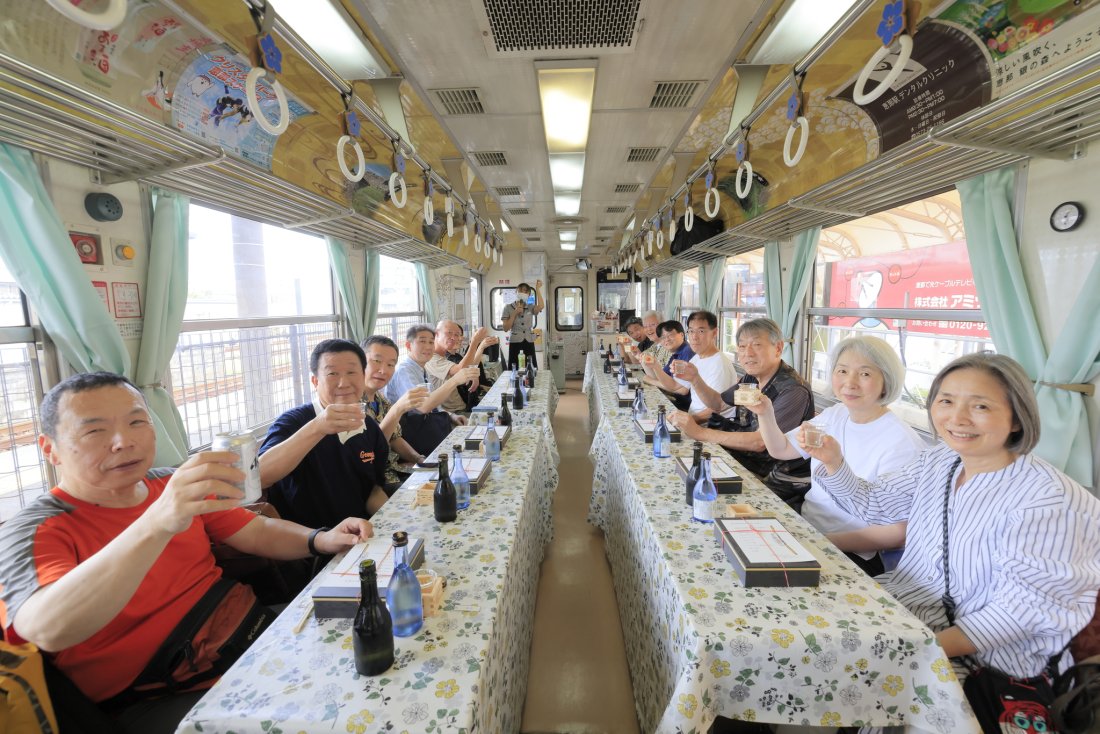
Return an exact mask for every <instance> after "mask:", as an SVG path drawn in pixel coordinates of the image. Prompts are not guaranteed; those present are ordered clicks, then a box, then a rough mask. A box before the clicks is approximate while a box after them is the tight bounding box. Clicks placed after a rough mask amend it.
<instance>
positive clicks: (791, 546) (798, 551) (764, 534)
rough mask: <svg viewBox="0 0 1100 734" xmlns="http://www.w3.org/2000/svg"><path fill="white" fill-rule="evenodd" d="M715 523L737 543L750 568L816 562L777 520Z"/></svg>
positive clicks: (719, 521)
mask: <svg viewBox="0 0 1100 734" xmlns="http://www.w3.org/2000/svg"><path fill="white" fill-rule="evenodd" d="M716 522H717V523H719V524H720V525H721V526H722V529H723V530H724V531H725V532H726V533H728V534H729V537H730V538H732V539H733V540H735V541H736V542H737V547H738V548H739V549H740V550H741V554H742V555H743V556H744V558H745V560H746V562H747V563H749V564H750V565H753V564H774V563H803V562H811V563H813V562H816V561H817V559H816V558H815V557H814V556H813V555H811V554H810V552H809V551H807V550H806V549H805V548H803V547H802V544H801V543H799V542H798V541H797V540H795V539H794V536H792V535H791V534H790V533H789V532H788V531H787V529H786V528H784V527H783V525H782V524H781V523H780V522H779V521H778V520H776V519H775V518H771V517H762V518H742V519H738V520H722V519H719V520H716Z"/></svg>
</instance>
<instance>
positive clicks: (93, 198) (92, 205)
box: [84, 191, 122, 222]
mask: <svg viewBox="0 0 1100 734" xmlns="http://www.w3.org/2000/svg"><path fill="white" fill-rule="evenodd" d="M84 209H85V211H87V212H88V216H90V217H91V218H92V219H94V220H96V221H97V222H117V221H118V220H119V219H121V218H122V202H121V201H119V200H118V197H117V196H115V195H114V194H108V193H105V192H102V191H93V192H92V193H90V194H88V195H87V196H85V197H84Z"/></svg>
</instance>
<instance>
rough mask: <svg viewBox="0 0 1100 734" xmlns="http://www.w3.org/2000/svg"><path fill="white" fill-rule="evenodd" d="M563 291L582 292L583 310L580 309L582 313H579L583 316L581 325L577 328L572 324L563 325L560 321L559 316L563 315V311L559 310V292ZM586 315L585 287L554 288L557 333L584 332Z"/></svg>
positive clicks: (564, 286) (561, 286)
mask: <svg viewBox="0 0 1100 734" xmlns="http://www.w3.org/2000/svg"><path fill="white" fill-rule="evenodd" d="M563 290H572V291H580V293H581V308H580V311H579V313H580V315H581V323H580V324H577V325H576V326H573V325H570V324H562V323H561V321H559V320H558V314H559V313H561V309H560V308H559V304H558V291H563ZM584 313H585V311H584V287H583V286H579V285H559V286H554V330H555V331H584Z"/></svg>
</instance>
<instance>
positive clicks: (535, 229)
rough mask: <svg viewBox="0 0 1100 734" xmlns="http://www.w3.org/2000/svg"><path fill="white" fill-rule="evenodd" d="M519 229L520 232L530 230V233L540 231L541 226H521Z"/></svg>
mask: <svg viewBox="0 0 1100 734" xmlns="http://www.w3.org/2000/svg"><path fill="white" fill-rule="evenodd" d="M519 231H520V232H528V233H530V232H538V231H539V228H538V227H520V228H519Z"/></svg>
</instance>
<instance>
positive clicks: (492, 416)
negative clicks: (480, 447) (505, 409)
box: [485, 410, 500, 461]
mask: <svg viewBox="0 0 1100 734" xmlns="http://www.w3.org/2000/svg"><path fill="white" fill-rule="evenodd" d="M485 458H486V459H488V460H489V461H500V436H499V435H497V414H496V411H492V410H490V411H489V418H488V419H487V420H486V422H485Z"/></svg>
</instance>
